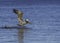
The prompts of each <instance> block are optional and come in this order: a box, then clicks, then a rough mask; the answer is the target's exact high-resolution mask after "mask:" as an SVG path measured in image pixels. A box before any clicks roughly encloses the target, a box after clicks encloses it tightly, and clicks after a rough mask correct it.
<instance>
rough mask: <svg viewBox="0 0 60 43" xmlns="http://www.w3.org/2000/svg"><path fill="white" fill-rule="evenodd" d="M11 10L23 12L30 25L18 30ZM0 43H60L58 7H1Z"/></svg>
mask: <svg viewBox="0 0 60 43" xmlns="http://www.w3.org/2000/svg"><path fill="white" fill-rule="evenodd" d="M13 8H16V9H18V10H21V11H23V12H24V16H23V18H24V19H26V18H28V19H29V20H30V21H31V23H32V24H27V25H26V26H24V27H20V28H18V26H17V24H18V21H17V15H16V14H14V13H13V11H12V9H13ZM4 26H9V27H10V28H4ZM0 43H60V6H53V5H49V6H39V5H34V6H21V7H1V8H0Z"/></svg>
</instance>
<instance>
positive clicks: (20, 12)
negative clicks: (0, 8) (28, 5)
mask: <svg viewBox="0 0 60 43" xmlns="http://www.w3.org/2000/svg"><path fill="white" fill-rule="evenodd" d="M13 12H14V13H16V14H17V16H18V18H20V20H23V19H22V18H23V12H22V11H19V10H16V9H13Z"/></svg>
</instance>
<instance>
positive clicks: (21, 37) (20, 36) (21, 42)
mask: <svg viewBox="0 0 60 43" xmlns="http://www.w3.org/2000/svg"><path fill="white" fill-rule="evenodd" d="M27 29H29V28H27V27H22V28H20V29H18V39H19V43H24V32H25V31H26V30H27Z"/></svg>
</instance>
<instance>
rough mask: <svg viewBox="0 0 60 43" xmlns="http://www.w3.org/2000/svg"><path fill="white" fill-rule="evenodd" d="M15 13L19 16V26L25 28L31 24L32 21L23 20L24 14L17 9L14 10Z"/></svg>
mask: <svg viewBox="0 0 60 43" xmlns="http://www.w3.org/2000/svg"><path fill="white" fill-rule="evenodd" d="M13 12H14V13H15V14H17V17H18V21H19V24H18V25H19V26H24V25H26V24H30V21H29V20H28V19H25V20H23V12H22V11H19V10H17V9H13Z"/></svg>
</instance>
